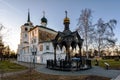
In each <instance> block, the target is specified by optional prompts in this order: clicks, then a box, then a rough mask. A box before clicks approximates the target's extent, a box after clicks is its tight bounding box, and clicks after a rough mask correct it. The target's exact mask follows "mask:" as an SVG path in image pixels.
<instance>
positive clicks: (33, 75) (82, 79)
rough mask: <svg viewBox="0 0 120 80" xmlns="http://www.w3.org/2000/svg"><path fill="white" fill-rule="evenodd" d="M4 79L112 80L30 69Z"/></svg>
mask: <svg viewBox="0 0 120 80" xmlns="http://www.w3.org/2000/svg"><path fill="white" fill-rule="evenodd" d="M2 80H110V78H106V77H101V76H93V75H88V76H87V75H81V76H63V75H50V74H43V73H38V72H36V71H28V72H26V73H23V74H19V75H13V76H9V77H5V78H3V79H2Z"/></svg>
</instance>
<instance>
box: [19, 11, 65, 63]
mask: <svg viewBox="0 0 120 80" xmlns="http://www.w3.org/2000/svg"><path fill="white" fill-rule="evenodd" d="M56 35H57V31H55V30H53V29H50V28H48V27H47V19H46V18H45V15H43V17H42V18H41V24H40V25H36V26H34V25H33V24H32V22H31V21H30V13H29V12H28V20H27V23H25V24H24V25H22V26H21V33H20V44H19V45H18V57H17V60H18V61H23V62H35V63H43V64H45V63H46V60H48V59H54V53H53V52H54V47H53V44H52V40H53V39H54V38H55V36H56ZM64 50H65V49H62V50H61V49H60V48H59V47H57V59H65V53H64Z"/></svg>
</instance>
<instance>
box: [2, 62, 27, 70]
mask: <svg viewBox="0 0 120 80" xmlns="http://www.w3.org/2000/svg"><path fill="white" fill-rule="evenodd" d="M25 69H27V67H24V66H21V65H18V64H16V63H13V62H10V61H8V60H7V61H0V70H2V71H4V72H14V71H21V70H25Z"/></svg>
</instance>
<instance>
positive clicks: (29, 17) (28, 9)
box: [27, 9, 30, 22]
mask: <svg viewBox="0 0 120 80" xmlns="http://www.w3.org/2000/svg"><path fill="white" fill-rule="evenodd" d="M27 22H30V12H29V9H28V20H27Z"/></svg>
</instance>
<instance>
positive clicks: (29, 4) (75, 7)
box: [0, 0, 120, 51]
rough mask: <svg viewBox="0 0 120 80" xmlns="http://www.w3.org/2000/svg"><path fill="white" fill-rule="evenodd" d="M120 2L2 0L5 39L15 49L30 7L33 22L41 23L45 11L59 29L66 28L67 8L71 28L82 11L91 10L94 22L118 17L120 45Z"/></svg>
mask: <svg viewBox="0 0 120 80" xmlns="http://www.w3.org/2000/svg"><path fill="white" fill-rule="evenodd" d="M119 3H120V1H119V0H0V23H2V24H3V25H4V26H5V27H6V30H4V31H6V32H4V33H5V34H4V42H5V44H8V45H10V48H11V49H13V50H15V51H16V49H17V45H18V44H19V42H20V26H21V25H23V24H24V23H26V22H27V12H28V8H29V9H30V16H31V21H32V22H33V24H34V25H40V19H41V18H42V16H43V11H45V16H46V18H47V19H48V27H49V28H52V29H55V30H56V31H62V30H63V29H64V25H63V19H64V17H65V10H67V11H68V17H69V18H70V28H71V30H75V29H76V28H77V22H78V21H77V19H78V18H79V16H80V14H81V10H82V9H85V8H89V9H91V10H92V22H93V24H94V23H96V22H97V20H98V19H99V18H102V19H103V20H104V21H105V22H107V21H109V20H110V19H116V20H117V22H118V23H117V25H116V29H115V30H114V32H115V35H116V36H115V37H116V38H118V42H117V43H119V44H120V38H119V37H120V28H119V26H120V17H119V16H120V10H119V9H120V4H119Z"/></svg>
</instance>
